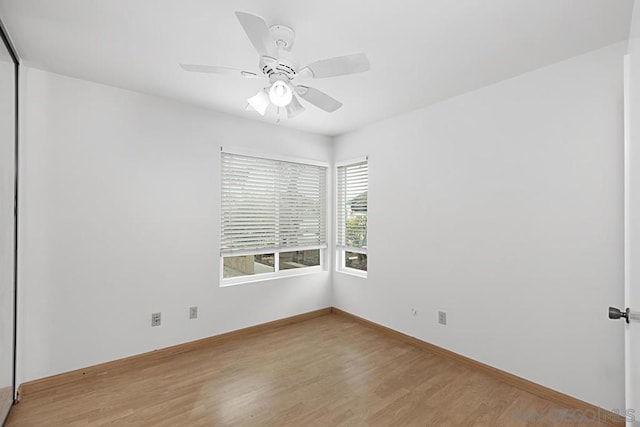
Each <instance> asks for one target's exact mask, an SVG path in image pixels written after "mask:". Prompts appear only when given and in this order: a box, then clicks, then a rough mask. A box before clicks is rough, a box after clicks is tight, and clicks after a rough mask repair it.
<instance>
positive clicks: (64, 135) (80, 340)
mask: <svg viewBox="0 0 640 427" xmlns="http://www.w3.org/2000/svg"><path fill="white" fill-rule="evenodd" d="M21 80H22V82H21V90H22V100H21V105H22V106H23V108H22V114H23V115H22V121H21V132H22V133H21V156H22V157H21V160H22V170H21V175H22V177H21V187H20V193H21V202H20V213H21V222H20V239H21V240H20V242H21V247H20V254H19V257H20V258H19V259H20V291H19V344H18V348H19V354H20V356H19V360H20V363H19V367H18V383H22V382H24V381H28V380H32V379H36V378H40V377H44V376H48V375H52V374H56V373H60V372H64V371H69V370H72V369H77V368H81V367H84V366H88V365H94V364H96V363H100V362H105V361H109V360H113V359H117V358H121V357H125V356H129V355H132V354H137V353H142V352H145V351H150V350H153V349H157V348H162V347H166V346H170V345H174V344H178V343H182V342H186V341H191V340H194V339H197V338H202V337H207V336H211V335H215V334H219V333H222V332H225V331H230V330H235V329H239V328H243V327H246V326H250V325H254V324H258V323H263V322H267V321H270V320H274V319H279V318H283V317H287V316H291V315H295V314H299V313H303V312H308V311H311V310H315V309H319V308H323V307H327V306H329V305H330V303H331V301H330V298H331V287H330V273H328V272H326V273H321V274H318V275H311V276H302V277H297V278H287V279H280V280H272V281H267V282H262V283H256V284H247V285H241V286H233V287H226V288H220V287H219V283H218V277H219V265H218V264H219V261H218V256H219V223H220V215H219V198H220V194H219V187H220V185H219V184H220V183H219V162H220V160H219V150H220V145H233V146H235V147H245V148H249V149H253V150H259V151H262V152H264V153H276V154H279V155H286V156H290V157H297V158H308V159H315V160H322V161H327V162H328V161H330V160H331V150H332V141H331V138H329V137H324V136H318V135H311V134H307V133H302V132H296V131H292V130H287V129H285V128H281V127H278V126H275V125H268V124H263V123H258V122H254V121H248V120H242V119H238V118H233V117H230V116H226V115H223V114H218V113H215V112H212V111H207V110H202V109H197V108H192V107H188V106H185V105H181V104H177V103H174V102H171V101H167V100H163V99H159V98H154V97H151V96H146V95H142V94H138V93H134V92H129V91H125V90H121V89H117V88H113V87H108V86H103V85H99V84H95V83H91V82H86V81H81V80H76V79H72V78H68V77H63V76H59V75H55V74H51V73H48V72H44V71H40V70H36V69H30V68H23V72H22V75H21ZM212 96H213V95H212ZM192 305H197V306H199V319H197V320H188V307H189V306H192ZM156 311H161V312H162V316H163V320H162V322H163V324H162V326H160V327H155V328H151V326H150V321H151V317H150V316H151V313H152V312H156Z"/></svg>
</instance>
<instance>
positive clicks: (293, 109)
mask: <svg viewBox="0 0 640 427" xmlns="http://www.w3.org/2000/svg"><path fill="white" fill-rule="evenodd" d="M286 108H287V118H289V119H293V118H294V117H295V116H297V115H298V114H300V113H302V112H304V110H305V108H304V107H303V106H302V104H300V101H298V98H297V97H296V96H295V95H294V96H293V98H292V99H291V102H290V103H289V105H287V107H286Z"/></svg>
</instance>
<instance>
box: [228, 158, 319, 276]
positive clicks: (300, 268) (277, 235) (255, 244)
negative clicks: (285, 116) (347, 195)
mask: <svg viewBox="0 0 640 427" xmlns="http://www.w3.org/2000/svg"><path fill="white" fill-rule="evenodd" d="M326 179H327V168H326V166H322V165H314V164H306V163H298V162H293V161H283V160H275V159H266V158H260V157H253V156H247V155H242V154H235V153H228V152H223V153H222V202H221V221H222V223H221V227H220V228H221V236H220V254H221V264H222V268H221V276H222V277H221V279H222V281H221V284H222V285H228V284H234V283H242V282H247V281H254V280H262V279H268V278H273V277H280V276H284V275H291V274H299V273H302V272H304V273H309V272H313V271H318V270H322V266H323V258H324V252H325V249H326V247H327V239H326V216H327V215H326V213H327V208H326V197H327V191H326Z"/></svg>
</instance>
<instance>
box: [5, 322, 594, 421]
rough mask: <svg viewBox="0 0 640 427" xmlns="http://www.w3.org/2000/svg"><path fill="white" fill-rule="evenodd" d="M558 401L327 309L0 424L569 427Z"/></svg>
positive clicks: (43, 401)
mask: <svg viewBox="0 0 640 427" xmlns="http://www.w3.org/2000/svg"><path fill="white" fill-rule="evenodd" d="M563 409H564V408H561V407H559V406H557V405H555V404H553V403H551V402H548V401H546V400H544V399H541V398H539V397H536V396H534V395H531V394H529V393H527V392H524V391H521V390H519V389H516V388H514V387H512V386H509V385H506V384H503V383H501V382H499V381H497V380H496V379H494V378H492V377H490V376H488V375H487V374H484V373H482V372H480V371H476V370H473V369H471V368H469V367H465V366H462V365H459V364H457V363H455V362H453V361H451V360H449V359H445V358H443V357H441V356H438V355H434V354H431V353H428V352H426V351H424V350H421V349H418V348H416V347H413V346H411V345H409V344H406V343H403V342H401V341H399V340H396V339H395V338H392V337H389V336H388V335H386V334H383V333H381V332H378V331H376V330H373V329H370V328H367V327H365V326H362V325H360V324H358V323H355V322H354V321H352V320H350V319H347V318H344V317H342V316H339V315H335V314H331V315H327V316H322V317H319V318H316V319H312V320H308V321H305V322H301V323H297V324H293V325H288V326H284V327H281V328H278V329H274V330H271V331H268V332H266V333H262V334H259V335H253V336H249V337H241V338H237V339H232V340H230V341H226V342H222V343H217V344H215V345H213V346H211V347H210V348H204V349H199V350H195V351H192V352H189V353H185V354H181V355H178V356H174V357H172V358H168V359H164V360H159V361H156V362H154V363H151V364H149V365H147V366H145V367H144V368H140V369H134V370H132V371H131V372H125V373H122V374H117V375H106V376H104V377H95V378H86V379H83V380H81V381H77V382H75V383H72V384H67V385H63V386H58V387H56V388H53V389H49V390H44V391H40V392H36V393H33V394H31V395H29V396H26V397H24V399H23V401H22V402H20V403H19V404H18V405H16V406H14V408H13V410H12V412H11V414H10V416H9V419H8V422H7V426H9V427H19V426H29V427H32V426H81V425H82V426H86V425H91V426H93V425H96V426H99V425H118V426H254V425H257V426H262V425H266V426H283V425H290V426H309V425H319V426H337V425H344V426H359V425H375V426H400V425H416V426H418V425H420V426H456V427H457V426H471V425H474V426H476V425H477V426H501V425H502V426H518V425H572V424H570V423H567V422H562V423H555V424H554V422H553V421H554V420H557V419H558V418H557V417H558V416H561V414H562V411H563ZM536 415H537V416H538V417H546V418H538V419H537V421H536V418H535V416H536ZM527 417H529V418H527ZM565 420H566V419H565ZM573 425H584V423H575V424H573ZM589 425H600V424H598V423H593V424H589Z"/></svg>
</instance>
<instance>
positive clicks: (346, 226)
mask: <svg viewBox="0 0 640 427" xmlns="http://www.w3.org/2000/svg"><path fill="white" fill-rule="evenodd" d="M336 190H337V191H336V246H337V248H338V263H337V264H338V265H337V266H338V268H339V269H340V268H348V269H356V270H361V271H365V272H366V271H367V210H368V204H367V198H368V193H369V165H368V161H367V160H362V161H358V162H354V163H350V164H346V165H344V166H339V167H338V168H337V170H336Z"/></svg>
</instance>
